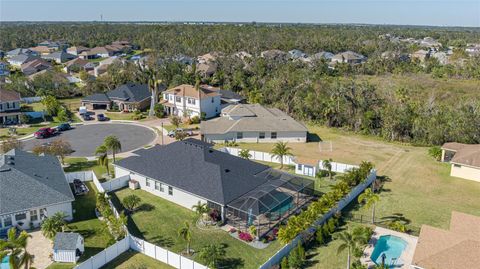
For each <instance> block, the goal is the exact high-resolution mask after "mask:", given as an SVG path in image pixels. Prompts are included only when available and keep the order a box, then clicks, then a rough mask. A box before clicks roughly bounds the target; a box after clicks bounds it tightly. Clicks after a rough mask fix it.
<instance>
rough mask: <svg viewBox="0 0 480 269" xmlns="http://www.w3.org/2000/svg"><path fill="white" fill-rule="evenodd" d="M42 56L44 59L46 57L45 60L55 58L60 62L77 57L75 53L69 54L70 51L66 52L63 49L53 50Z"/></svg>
mask: <svg viewBox="0 0 480 269" xmlns="http://www.w3.org/2000/svg"><path fill="white" fill-rule="evenodd" d="M42 58H44V59H47V60H55V61H58V60H59V61H60V62H62V63H63V62H67V61H70V60H72V59H75V58H77V56H76V55H73V54H70V53H67V52H65V51H55V52H52V53H50V54H48V55H45V56H42Z"/></svg>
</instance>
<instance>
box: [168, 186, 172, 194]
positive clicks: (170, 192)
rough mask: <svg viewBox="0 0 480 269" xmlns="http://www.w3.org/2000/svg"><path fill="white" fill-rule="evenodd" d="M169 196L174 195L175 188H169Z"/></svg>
mask: <svg viewBox="0 0 480 269" xmlns="http://www.w3.org/2000/svg"><path fill="white" fill-rule="evenodd" d="M168 195H173V188H172V186H168Z"/></svg>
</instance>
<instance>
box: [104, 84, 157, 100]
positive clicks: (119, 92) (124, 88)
mask: <svg viewBox="0 0 480 269" xmlns="http://www.w3.org/2000/svg"><path fill="white" fill-rule="evenodd" d="M107 95H108V97H110V99H120V100H124V101H128V102H140V101H142V100H144V99H146V98H148V97H150V96H151V94H150V90H149V89H148V85H147V84H136V83H127V84H123V85H121V86H119V87H117V88H116V89H115V90H113V91H109V92H107Z"/></svg>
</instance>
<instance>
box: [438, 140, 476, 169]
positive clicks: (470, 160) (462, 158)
mask: <svg viewBox="0 0 480 269" xmlns="http://www.w3.org/2000/svg"><path fill="white" fill-rule="evenodd" d="M442 149H445V150H450V151H455V155H454V156H453V158H452V159H451V160H450V162H452V163H457V164H463V165H468V166H474V167H479V168H480V144H462V143H457V142H449V143H445V144H443V146H442Z"/></svg>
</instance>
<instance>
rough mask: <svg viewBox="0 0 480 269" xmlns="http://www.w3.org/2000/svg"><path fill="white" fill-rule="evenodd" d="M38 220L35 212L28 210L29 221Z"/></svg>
mask: <svg viewBox="0 0 480 269" xmlns="http://www.w3.org/2000/svg"><path fill="white" fill-rule="evenodd" d="M37 220H38V215H37V210H36V209H35V210H30V221H37Z"/></svg>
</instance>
